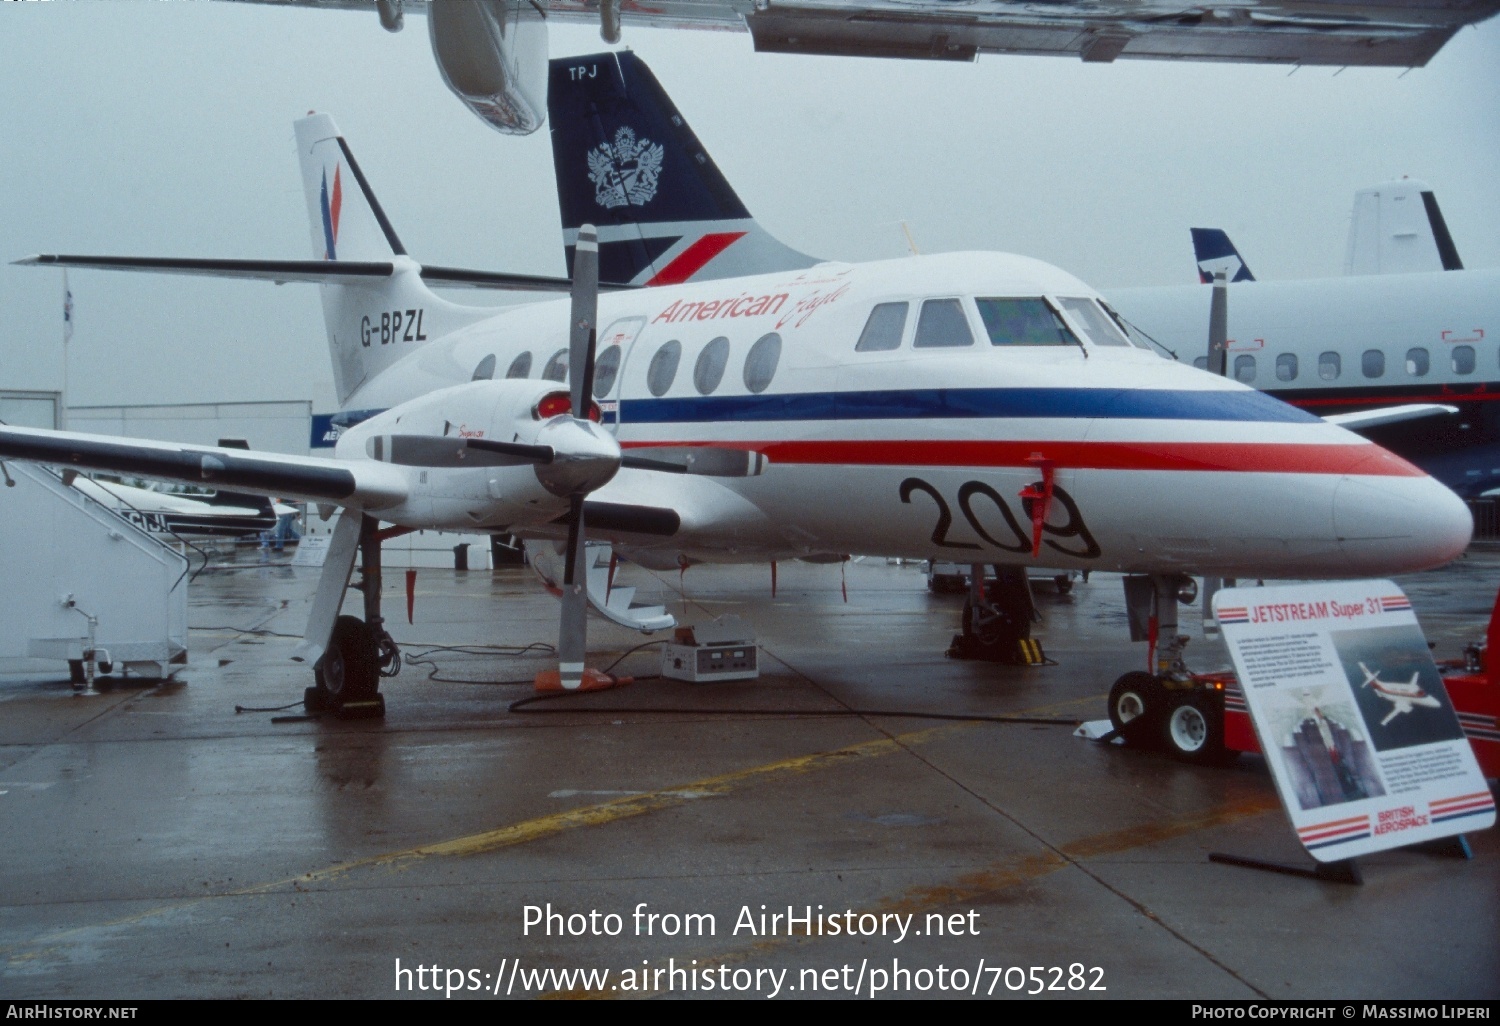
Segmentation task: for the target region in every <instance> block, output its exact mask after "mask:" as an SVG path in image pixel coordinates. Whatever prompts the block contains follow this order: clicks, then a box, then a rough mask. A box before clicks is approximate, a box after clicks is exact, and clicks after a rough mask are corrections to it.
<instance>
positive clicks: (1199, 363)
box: [1193, 356, 1208, 370]
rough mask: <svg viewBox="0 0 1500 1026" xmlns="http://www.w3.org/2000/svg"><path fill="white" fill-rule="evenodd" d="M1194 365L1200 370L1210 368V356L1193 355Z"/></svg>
mask: <svg viewBox="0 0 1500 1026" xmlns="http://www.w3.org/2000/svg"><path fill="white" fill-rule="evenodd" d="M1193 366H1194V367H1197V368H1198V369H1199V370H1208V357H1206V356H1195V357H1193Z"/></svg>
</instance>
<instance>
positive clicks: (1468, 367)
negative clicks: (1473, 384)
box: [1453, 346, 1474, 374]
mask: <svg viewBox="0 0 1500 1026" xmlns="http://www.w3.org/2000/svg"><path fill="white" fill-rule="evenodd" d="M1453 373H1454V374H1473V373H1474V347H1473V346H1454V347H1453Z"/></svg>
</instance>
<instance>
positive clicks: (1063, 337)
mask: <svg viewBox="0 0 1500 1026" xmlns="http://www.w3.org/2000/svg"><path fill="white" fill-rule="evenodd" d="M974 302H975V303H977V304H978V306H979V316H980V318H981V319H982V320H983V321H984V328H985V330H986V331H987V332H989V335H990V344H991V345H997V346H1076V345H1080V344H1081V343H1080V342H1079V341H1078V339H1077V337H1076V336H1074V334H1073V332H1072V331H1071V330H1070V329H1069V328H1068V326H1067V324H1065V323H1064V322H1063V319H1062V318H1061V317H1059V316H1058V315H1057V311H1055V310H1053V309H1052V307H1050V306H1048V305H1047V301H1046V300H1045V299H1040V298H1038V299H976V300H975V301H974Z"/></svg>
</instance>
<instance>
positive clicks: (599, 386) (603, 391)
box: [594, 346, 620, 399]
mask: <svg viewBox="0 0 1500 1026" xmlns="http://www.w3.org/2000/svg"><path fill="white" fill-rule="evenodd" d="M619 375H620V347H619V346H605V347H604V352H602V353H600V354H599V358H598V359H597V360H595V361H594V398H595V399H603V398H604V397H605V396H607V395H609V393H610V392H612V391H613V390H614V387H615V378H617V377H619Z"/></svg>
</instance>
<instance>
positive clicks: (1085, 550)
mask: <svg viewBox="0 0 1500 1026" xmlns="http://www.w3.org/2000/svg"><path fill="white" fill-rule="evenodd" d="M1038 490H1040V485H1038ZM914 492H925V493H926V494H927V495H930V496H932V501H933V502H935V503H936V504H937V514H938V517H937V524H936V525H935V526H934V527H933V529H932V543H933V544H934V545H938V546H941V547H942V548H945V549H968V550H971V551H972V550H978V549H979V548H980V546H979V545H978V544H977V543H975V542H958V541H949V540H948V531H949V529H950V528H951V527H952V526H953V511H952V509H951V508H950V507H949V505H948V500H946V499H944V498H943V496H942V493H941V492H939V491H938V490H937V488H935V487H934V486H933V485H931V484H929V483H928V482H926V481H924V480H922V479H921V478H919V477H909V478H907V479H906V480H905V481H902V482H901V486H900V488H899V490H898V494H899V495H900V496H901V501H902V502H904V503H910V502H911V497H912V493H914ZM977 495H982V496H984V497H985V498H986V499H988V500H989V501H990V502H991V503H993V504H994V506H995V508H996V509H997V510H998V511H999V512H1000V515H1001V516H1002V517H1003V518H1004V519H1005V526H1006V527H1007V528H1008V529H1009V530H1010V533H1011V534H1013V535H1014V536H1015V539H1016V540H1015V542H1014V543H1010V542H1004V541H1001V540H1000V539H998V538H996V537H995V536H994V535H993V534H991V533H990V532H989V531H988V530H987V529H986V528H985V526H984V525H983V524H982V523H980V520H979V516H978V514H976V513H975V512H974V497H975V496H977ZM1052 498H1053V500H1054V501H1055V502H1056V503H1057V504H1058V505H1059V506H1061V507H1062V508H1063V510H1064V511H1065V512H1066V513H1067V514H1068V519H1067V521H1066V522H1064V523H1062V524H1060V525H1053V524H1050V523H1044V524H1043V525H1042V533H1043V534H1044V535H1051V536H1052V537H1051V538H1047V539H1046V542H1047V545H1048V547H1049V548H1052V549H1054V550H1056V551H1058V552H1061V553H1062V554H1063V555H1065V556H1072V557H1074V558H1075V559H1098V558H1099V555H1100V553H1101V551H1102V550H1101V549H1100V548H1099V543H1098V541H1096V540H1095V539H1094V536H1093V534H1092V533H1091V532H1090V531H1089V529H1088V525H1087V524H1086V523H1084V520H1083V514H1082V512H1080V511H1079V509H1078V503H1077V502H1076V501H1074V499H1073V496H1071V495H1069V494H1068V492H1067V490H1066V489H1064V488H1061V487H1058V486H1055V485H1054V486H1053V489H1052ZM1032 501H1033V500H1031V499H1022V500H1021V512H1022V514H1023V515H1024V516H1025V519H1026V521H1027V522H1028V523H1029V522H1030V520H1031V504H1032ZM958 508H959V510H960V511H961V512H962V513H963V515H964V519H965V520H967V521H968V523H969V526H970V527H971V528H973V530H974V533H975V534H977V535H978V536H979V537H980V538H982V539H984V541H985V543H986V544H988V545H991V546H993V547H994V548H997V549H1000V550H1001V551H1003V552H1030V551H1031V535H1030V532H1028V531H1027V530H1026V529H1025V528H1024V527H1023V526H1022V522H1021V520H1019V519H1017V517H1016V515H1015V513H1014V512H1013V511H1012V510H1011V508H1010V504H1009V503H1008V502H1006V501H1005V498H1004V496H1002V495H1001V494H1000V493H999V492H997V491H995V489H994V488H992V487H991V486H990V485H988V484H986V483H985V482H983V481H965V482H964V483H963V484H962V485H960V486H959V489H958ZM1053 538H1064V539H1065V538H1077V539H1078V540H1079V541H1081V542H1082V543H1083V547H1082V549H1081V550H1080V549H1073V548H1065V547H1063V546H1062V545H1059V544H1058V543H1057V542H1056V541H1053V540H1052V539H1053Z"/></svg>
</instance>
